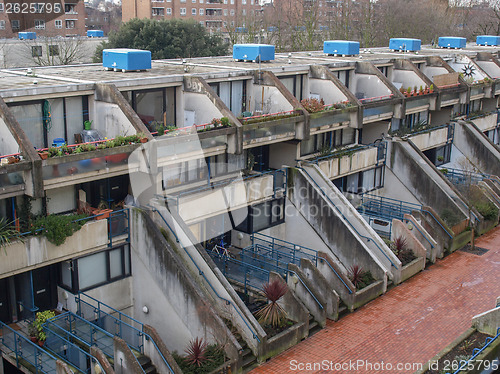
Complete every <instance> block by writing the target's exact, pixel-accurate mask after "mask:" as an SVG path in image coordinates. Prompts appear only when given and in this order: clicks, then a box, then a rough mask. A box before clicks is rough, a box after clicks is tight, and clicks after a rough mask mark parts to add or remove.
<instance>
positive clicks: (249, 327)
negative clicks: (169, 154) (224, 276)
mask: <svg viewBox="0 0 500 374" xmlns="http://www.w3.org/2000/svg"><path fill="white" fill-rule="evenodd" d="M150 208H151V209H152V210H153V211H154V212H156V213H158V215H159V216H160V218H161V219H162V221H163V223H165V225H166V226H167V227H168V229H169V230H170V232H171V233H172V234H173V235H174V237H175V241H176V242H177V243H179V246H180V247H181V248H182V249H183V250H184V252H186V254H187V255H188V257H189V258H190V260H191V262H192V263H193V264H194V266H195V267H196V269H197V270H198V274H200V275H201V276H202V277H203V279H204V280H205V282H207V284H208V285H209V287H210V289H211V290H212V291H213V293H214V294H215V296H217V297H218V298H219V299H221V300H222V301H224V302H225V303H226V304H227V305H231V306H232V307H233V309H234V310H235V311H236V313H237V314H238V315H239V316H240V318H241V319H242V321H243V323H244V324H245V326H246V327H247V328H248V329H249V330H250V331H251V332H252V335H253V338H254V339H256V340H257V341H258V342H259V343H260V342H261V341H260V339H259V337H258V335H257V332H256V331H255V330H254V329H253V328H252V327H251V326H250V324H249V323H248V321H247V319H246V318H245V317H244V316H243V314H242V313H241V312H240V310H239V308H237V307H236V306H235V305H234V303H233V302H232V300H229V299H226V298H224V297H222V296H221V295H219V293H218V292H217V290H216V289H215V287H214V286H213V285H212V283H211V282H210V281H209V280H208V278H207V276H206V275H205V273H204V272H203V270H201V269H200V267H199V266H198V264H197V263H196V261H195V260H194V259H193V257H192V256H191V254H190V253H189V252H188V250H187V249H186V247H184V246H183V245H182V244H181V243H180V240H179V237H178V236H177V234H176V232H175V231H174V230H173V229H172V227H171V226H170V224H169V223H168V222H167V220H166V219H165V217H163V215H162V214H161V212H160V211H159V210H158V209H156V208H155V207H152V206H150Z"/></svg>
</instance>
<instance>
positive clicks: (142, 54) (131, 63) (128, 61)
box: [102, 48, 151, 72]
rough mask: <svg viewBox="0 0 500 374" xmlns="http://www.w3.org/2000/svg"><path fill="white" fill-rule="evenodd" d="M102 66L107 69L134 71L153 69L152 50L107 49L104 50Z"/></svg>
mask: <svg viewBox="0 0 500 374" xmlns="http://www.w3.org/2000/svg"><path fill="white" fill-rule="evenodd" d="M102 66H104V67H105V68H106V69H107V70H114V71H123V72H126V71H134V70H146V69H151V52H150V51H143V50H140V49H127V48H116V49H105V50H103V51H102Z"/></svg>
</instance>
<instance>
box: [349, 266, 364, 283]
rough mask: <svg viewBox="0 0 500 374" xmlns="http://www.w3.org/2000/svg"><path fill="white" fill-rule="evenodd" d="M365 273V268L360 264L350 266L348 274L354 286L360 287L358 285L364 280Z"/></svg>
mask: <svg viewBox="0 0 500 374" xmlns="http://www.w3.org/2000/svg"><path fill="white" fill-rule="evenodd" d="M363 273H364V271H363V268H362V267H361V266H359V265H352V266H351V267H349V270H348V274H347V275H348V277H349V280H350V281H351V282H352V284H353V285H354V287H356V288H358V286H359V285H360V283H361V282H362V280H363Z"/></svg>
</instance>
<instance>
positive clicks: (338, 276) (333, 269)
mask: <svg viewBox="0 0 500 374" xmlns="http://www.w3.org/2000/svg"><path fill="white" fill-rule="evenodd" d="M319 260H320V261H321V262H325V263H326V264H327V265H328V267H329V268H330V269H331V270H332V271H333V272H334V274H335V275H336V276H337V278H339V279H340V281H341V282H342V283H343V284H344V286H345V288H347V291H348V292H349V293H350V294H352V293H353V291H352V290H351V287H349V286H348V285H347V283H346V282H345V281H344V279H342V277H341V276H340V275H339V273H337V270H335V268H334V267H333V266H332V264H330V261H328V260H327V259H326V258H322V257H320V258H319Z"/></svg>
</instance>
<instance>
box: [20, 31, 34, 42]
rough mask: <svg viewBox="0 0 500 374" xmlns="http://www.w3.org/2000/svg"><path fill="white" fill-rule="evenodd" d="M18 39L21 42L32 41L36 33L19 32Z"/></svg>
mask: <svg viewBox="0 0 500 374" xmlns="http://www.w3.org/2000/svg"><path fill="white" fill-rule="evenodd" d="M19 39H21V40H33V39H36V32H29V31H21V32H20V33H19Z"/></svg>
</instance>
